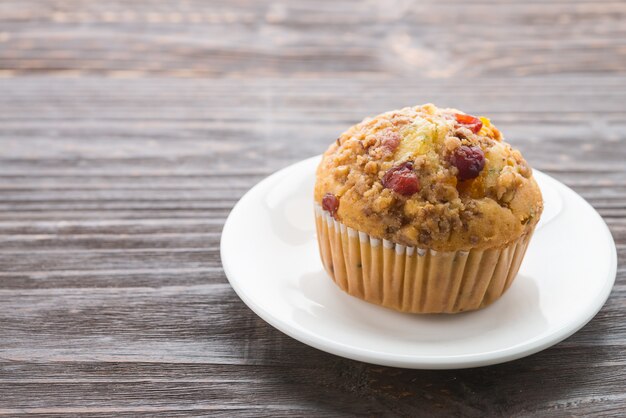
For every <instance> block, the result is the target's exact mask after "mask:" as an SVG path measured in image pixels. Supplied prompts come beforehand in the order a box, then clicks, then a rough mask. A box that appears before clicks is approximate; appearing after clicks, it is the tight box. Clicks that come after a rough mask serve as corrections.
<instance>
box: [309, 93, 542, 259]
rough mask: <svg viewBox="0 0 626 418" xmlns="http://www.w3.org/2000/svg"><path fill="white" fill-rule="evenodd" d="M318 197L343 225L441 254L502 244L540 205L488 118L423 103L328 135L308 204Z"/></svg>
mask: <svg viewBox="0 0 626 418" xmlns="http://www.w3.org/2000/svg"><path fill="white" fill-rule="evenodd" d="M328 195H332V196H333V197H334V198H335V199H336V201H337V207H336V208H335V206H334V202H335V201H334V200H332V202H333V206H332V207H333V208H334V212H333V215H334V216H335V217H336V218H337V219H339V220H340V221H342V222H343V223H345V224H346V225H347V226H350V227H352V228H355V229H357V230H360V231H363V232H366V233H369V234H370V235H373V236H376V237H379V238H385V239H389V240H391V241H393V242H397V243H400V244H405V245H410V246H420V247H429V248H433V249H436V250H441V251H445V250H457V249H462V248H468V249H469V248H476V247H484V248H488V247H496V246H500V245H505V244H506V243H507V242H509V241H512V240H514V239H517V238H518V237H519V236H520V235H521V234H523V233H524V232H525V231H527V230H529V229H531V228H532V227H534V225H535V224H536V223H537V221H538V218H539V215H540V214H541V211H542V209H543V204H542V199H541V193H540V191H539V188H538V186H537V184H536V182H535V181H534V179H533V178H532V170H531V169H530V167H529V166H528V164H527V163H526V161H525V160H524V158H523V157H522V155H521V153H520V152H519V151H517V150H515V149H513V148H512V147H511V146H510V145H509V144H507V143H506V142H504V141H503V137H502V134H501V133H500V131H499V130H498V129H497V128H496V127H495V126H494V125H493V124H492V123H491V121H490V120H489V119H488V118H485V117H475V116H472V115H467V114H465V113H463V112H461V111H459V110H456V109H439V108H437V107H435V106H434V105H431V104H427V105H423V106H416V107H407V108H404V109H400V110H394V111H390V112H386V113H383V114H381V115H378V116H376V117H373V118H367V119H365V120H363V121H362V122H360V123H358V124H356V125H354V126H352V127H351V128H349V129H348V130H347V131H346V132H344V133H343V134H342V135H341V136H340V137H339V138H337V140H336V141H335V142H334V143H333V144H332V145H331V146H330V147H329V148H328V150H327V151H326V153H325V154H324V157H323V159H322V162H321V163H320V166H319V167H318V172H317V182H316V186H315V199H316V201H317V202H318V204H322V200H323V199H324V198H325V199H326V203H327V205H328V202H329V201H331V198H330V197H328ZM325 196H326V197H325Z"/></svg>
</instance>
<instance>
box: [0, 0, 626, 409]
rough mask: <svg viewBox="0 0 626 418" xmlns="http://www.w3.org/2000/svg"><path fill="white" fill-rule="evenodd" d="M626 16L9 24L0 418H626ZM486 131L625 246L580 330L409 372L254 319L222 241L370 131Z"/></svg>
mask: <svg viewBox="0 0 626 418" xmlns="http://www.w3.org/2000/svg"><path fill="white" fill-rule="evenodd" d="M624 15H626V6H625V4H624V3H623V2H616V1H597V2H591V1H587V0H580V1H573V0H572V1H569V0H563V1H554V2H550V3H547V4H545V3H542V2H515V1H512V0H511V1H494V0H485V1H481V2H476V3H473V4H471V5H470V4H469V2H462V1H460V0H444V1H441V0H439V1H424V2H411V1H390V2H385V3H384V4H382V2H365V3H361V2H353V1H347V0H338V1H332V2H320V1H312V0H311V1H305V0H297V1H289V2H286V1H272V2H270V1H258V2H245V1H232V2H231V1H228V2H227V1H210V2H207V1H199V0H188V1H183V0H180V1H173V0H156V1H144V0H141V1H132V2H127V1H118V0H113V1H107V2H102V1H85V0H51V1H34V0H19V1H18V0H6V1H3V2H1V3H0V415H7V416H22V415H24V416H25V415H33V414H38V415H46V416H70V415H81V416H82V415H90V416H189V415H194V416H196V415H211V416H225V417H226V416H228V417H230V416H250V417H258V416H272V417H282V416H320V417H325V416H328V417H335V416H380V417H385V416H476V417H483V416H529V415H533V416H588V415H603V416H612V415H613V416H615V415H619V414H620V413H623V411H624V410H626V389H625V388H626V354H625V353H626V325H625V324H626V314H625V310H626V163H625V161H626V134H625V133H624V132H626V77H625V73H626V56H625V55H626V48H625V44H624V39H625V31H626V28H625V27H624V25H623V21H624V17H625V16H624ZM428 101H431V102H434V103H437V104H440V105H444V106H454V107H459V108H462V109H465V110H467V111H469V112H472V113H479V114H489V115H490V116H492V119H493V120H494V121H495V123H496V124H498V126H499V127H500V128H501V129H502V130H503V131H504V132H505V133H506V134H507V137H508V139H509V140H510V142H512V143H513V144H514V145H515V146H517V147H518V148H520V149H521V150H522V152H523V153H524V155H525V156H526V157H527V159H528V160H529V161H530V162H531V164H532V165H533V166H534V167H536V168H538V169H540V170H544V171H546V172H548V173H549V174H551V175H553V176H554V177H556V178H558V179H559V180H561V181H563V182H564V183H565V184H567V185H569V186H570V187H572V188H573V189H574V190H576V191H577V192H579V193H580V194H581V195H582V196H583V197H585V198H586V199H587V200H588V201H589V202H590V203H591V204H592V205H593V206H594V207H595V208H596V209H597V210H598V211H599V212H600V214H601V215H602V216H603V217H604V219H605V221H606V222H607V224H608V226H609V228H610V229H611V232H612V234H613V236H614V238H615V240H616V243H617V249H618V258H619V264H618V272H617V282H616V285H615V288H614V289H613V293H612V295H611V297H610V299H609V301H608V302H607V304H606V305H605V306H604V308H603V309H602V310H601V311H600V313H599V314H598V315H597V316H596V318H594V319H593V320H592V321H591V322H590V323H589V324H588V325H587V326H586V327H584V328H583V329H582V330H581V331H580V332H578V333H577V334H575V335H574V336H572V337H570V338H569V339H567V340H566V341H564V342H562V343H560V344H558V345H556V346H554V347H552V348H550V349H548V350H545V351H543V352H541V353H538V354H535V355H533V356H531V357H528V358H525V359H521V360H517V361H514V362H511V363H507V364H502V365H497V366H492V367H484V368H478V369H471V370H457V371H418V370H403V369H394V368H386V367H377V366H372V365H368V364H364V363H359V362H355V361H350V360H346V359H342V358H339V357H336V356H333V355H330V354H326V353H323V352H321V351H318V350H315V349H313V348H310V347H308V346H306V345H304V344H301V343H299V342H297V341H295V340H293V339H291V338H289V337H287V336H285V335H283V334H282V333H280V332H278V331H276V330H275V329H273V328H272V327H271V326H269V325H268V324H266V323H265V322H263V321H262V320H261V319H259V318H258V317H257V316H256V315H254V314H253V313H252V312H251V311H250V310H249V309H248V308H247V307H246V306H245V305H244V304H243V303H242V302H241V301H240V300H239V298H238V297H237V296H236V295H235V293H234V292H233V290H232V289H231V288H230V286H229V285H228V282H227V280H226V277H225V276H224V272H223V270H222V267H221V262H220V256H219V242H220V234H221V230H222V226H223V224H224V221H225V219H226V217H227V215H228V213H229V211H230V209H231V208H232V207H233V205H234V204H235V202H236V201H237V200H238V199H239V198H240V197H241V196H242V195H243V194H244V193H245V192H246V191H247V190H248V189H249V188H250V187H252V186H253V185H254V184H255V183H256V182H258V181H259V180H260V179H262V178H263V177H265V176H267V175H268V174H270V173H272V172H273V171H275V170H277V169H279V168H282V167H284V166H286V165H288V164H291V163H293V162H295V161H298V160H300V159H303V158H306V157H309V156H312V155H315V154H318V153H320V152H322V151H323V150H324V149H325V147H326V146H327V145H328V143H330V142H331V141H332V140H333V139H334V138H335V137H336V136H337V134H338V133H339V132H341V131H342V130H343V129H345V128H346V127H347V126H349V125H350V124H352V123H355V122H357V121H358V120H360V119H361V118H362V117H363V116H365V115H368V114H376V113H378V112H381V111H384V110H388V109H391V108H397V107H401V106H405V105H410V104H416V103H422V102H428Z"/></svg>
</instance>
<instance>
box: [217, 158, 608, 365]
mask: <svg viewBox="0 0 626 418" xmlns="http://www.w3.org/2000/svg"><path fill="white" fill-rule="evenodd" d="M320 158H321V155H316V156H313V157H310V158H306V159H304V160H301V161H298V162H295V163H292V164H290V165H288V166H286V167H284V168H282V169H280V170H277V171H275V172H273V173H272V174H269V175H268V176H267V177H265V178H264V179H262V180H261V181H259V182H258V183H257V184H255V185H254V186H253V187H251V188H250V189H249V190H248V191H247V192H246V193H245V194H244V195H243V196H242V197H241V198H240V199H239V200H238V201H237V203H236V204H235V206H234V207H233V208H232V210H231V211H230V213H229V214H228V217H227V219H226V221H225V222H224V226H223V228H222V232H221V235H220V257H221V262H222V268H223V269H224V273H225V275H226V278H227V279H228V282H229V283H230V285H231V287H232V288H233V290H234V291H235V293H236V294H237V296H239V298H240V299H241V300H242V301H243V302H244V303H245V304H246V306H248V307H249V308H250V309H251V310H252V311H253V312H254V313H255V314H256V315H258V316H259V317H260V318H261V319H263V320H264V321H265V322H267V323H268V324H270V325H271V326H273V327H274V328H276V329H277V330H279V331H281V332H282V333H284V334H286V335H288V336H290V337H291V338H294V339H295V340H297V341H300V342H302V343H304V344H307V345H309V346H311V347H314V348H317V349H319V350H321V351H324V352H327V353H330V354H334V355H338V356H341V357H344V358H348V359H351V360H357V361H362V362H366V363H370V364H376V365H381V366H390V367H402V368H411V369H463V368H472V367H482V366H487V365H493V364H500V363H505V362H508V361H512V360H516V359H520V358H523V357H526V356H529V355H532V354H535V353H537V352H539V351H542V350H545V349H546V348H548V347H551V346H553V345H555V344H557V343H559V342H561V341H563V340H565V339H566V338H568V337H570V336H571V335H573V334H575V333H576V332H577V331H579V330H580V329H581V328H583V327H584V326H585V325H587V324H588V323H589V321H591V320H592V319H593V318H594V317H595V316H596V315H597V314H598V312H599V311H600V310H601V309H602V307H603V306H604V305H605V303H606V301H607V300H608V298H609V296H610V294H611V290H612V289H613V286H614V284H615V278H616V274H617V248H616V246H615V240H614V239H613V236H612V234H611V232H610V229H609V227H608V225H607V224H606V222H605V221H604V219H603V218H602V216H600V214H599V213H598V212H597V211H596V210H595V208H594V207H593V206H591V204H589V202H587V201H586V200H585V199H584V198H583V197H582V196H580V195H579V194H578V193H576V192H575V191H574V190H572V189H571V188H569V187H568V186H567V185H565V184H563V183H562V182H560V181H559V180H557V179H555V178H554V177H552V176H550V175H548V174H546V173H543V172H542V171H540V170H537V169H533V170H534V171H535V172H538V173H540V174H541V175H544V176H546V177H548V178H549V179H551V180H553V181H555V182H557V183H558V184H559V185H560V186H562V187H565V188H566V189H567V190H569V191H570V192H572V193H573V194H575V195H576V196H577V197H578V198H579V199H580V200H581V201H582V203H583V204H584V205H587V207H588V208H589V209H591V210H592V211H593V212H594V213H595V215H596V216H597V217H598V219H599V220H600V221H601V224H602V226H603V231H602V232H603V233H604V235H605V238H606V239H607V240H608V241H609V242H610V243H611V244H612V245H611V254H610V263H611V266H610V268H609V271H608V277H607V278H606V280H605V284H604V287H603V288H602V289H601V292H599V294H598V297H597V300H598V303H597V306H596V305H594V306H593V307H592V308H591V309H588V310H585V311H584V312H582V313H581V314H579V315H578V316H577V320H576V321H570V322H568V323H566V324H565V325H563V326H562V327H560V328H559V329H557V330H555V331H553V332H551V333H550V334H548V335H544V336H541V335H540V336H537V337H532V338H530V339H528V340H525V341H524V342H522V343H519V344H516V345H514V346H511V347H506V348H504V349H501V350H495V351H489V352H482V353H473V354H462V355H452V356H450V355H447V356H424V355H421V356H420V355H415V354H397V353H384V352H380V351H376V350H368V349H366V348H363V347H356V346H348V345H346V344H343V343H341V342H337V341H335V340H332V339H329V338H327V337H325V336H321V335H319V334H316V333H314V332H312V331H310V330H308V329H306V328H298V327H295V326H293V325H291V324H290V323H288V322H286V321H283V320H281V319H280V318H277V317H276V316H275V315H273V314H271V313H270V312H268V311H267V310H266V309H265V308H264V307H263V306H261V305H260V304H258V303H257V302H256V301H255V300H254V299H253V298H252V297H250V296H249V295H248V294H247V293H246V292H245V291H244V290H243V289H242V287H241V286H240V283H239V282H238V281H237V280H233V279H231V277H232V276H233V272H232V269H231V267H230V265H229V263H230V260H231V257H230V256H229V255H228V254H229V249H228V248H227V245H226V244H225V242H226V241H227V240H225V239H224V237H228V236H229V234H230V232H229V231H230V230H231V229H232V228H233V226H232V225H233V222H234V221H233V219H234V218H235V217H236V214H237V213H238V212H239V211H240V210H241V208H242V206H243V204H244V203H245V201H246V200H247V199H249V198H250V196H251V195H252V194H253V192H254V191H255V190H257V189H260V188H262V187H263V186H264V185H265V184H266V183H269V182H270V181H272V180H274V179H275V178H277V177H279V176H280V175H281V174H283V173H284V172H285V171H287V170H290V169H294V168H295V167H296V166H299V165H306V164H310V163H311V161H312V160H319V159H320ZM600 301H601V303H600Z"/></svg>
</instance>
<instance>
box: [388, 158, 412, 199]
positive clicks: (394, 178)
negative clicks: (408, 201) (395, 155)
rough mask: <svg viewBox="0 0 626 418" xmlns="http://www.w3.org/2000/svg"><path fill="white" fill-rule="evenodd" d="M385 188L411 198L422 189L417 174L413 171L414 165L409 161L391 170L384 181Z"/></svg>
mask: <svg viewBox="0 0 626 418" xmlns="http://www.w3.org/2000/svg"><path fill="white" fill-rule="evenodd" d="M382 183H383V186H384V187H386V188H387V189H391V190H393V191H394V192H396V193H398V194H401V195H402V196H411V195H412V194H414V193H417V192H418V191H419V189H420V182H419V179H418V178H417V174H415V172H414V171H413V163H411V162H409V161H407V162H405V163H402V164H400V165H398V166H395V167H393V168H390V169H389V171H387V172H386V173H385V175H384V176H383V179H382Z"/></svg>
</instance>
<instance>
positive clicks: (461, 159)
mask: <svg viewBox="0 0 626 418" xmlns="http://www.w3.org/2000/svg"><path fill="white" fill-rule="evenodd" d="M450 163H451V164H452V165H453V166H455V167H456V168H457V169H458V170H459V174H457V178H458V179H459V180H469V179H473V178H476V177H478V175H479V174H480V172H481V171H482V169H483V168H484V167H485V153H484V152H483V150H482V149H480V148H479V147H473V146H472V147H470V146H467V145H461V146H460V147H458V148H457V149H455V150H454V152H453V153H452V155H451V156H450Z"/></svg>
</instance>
